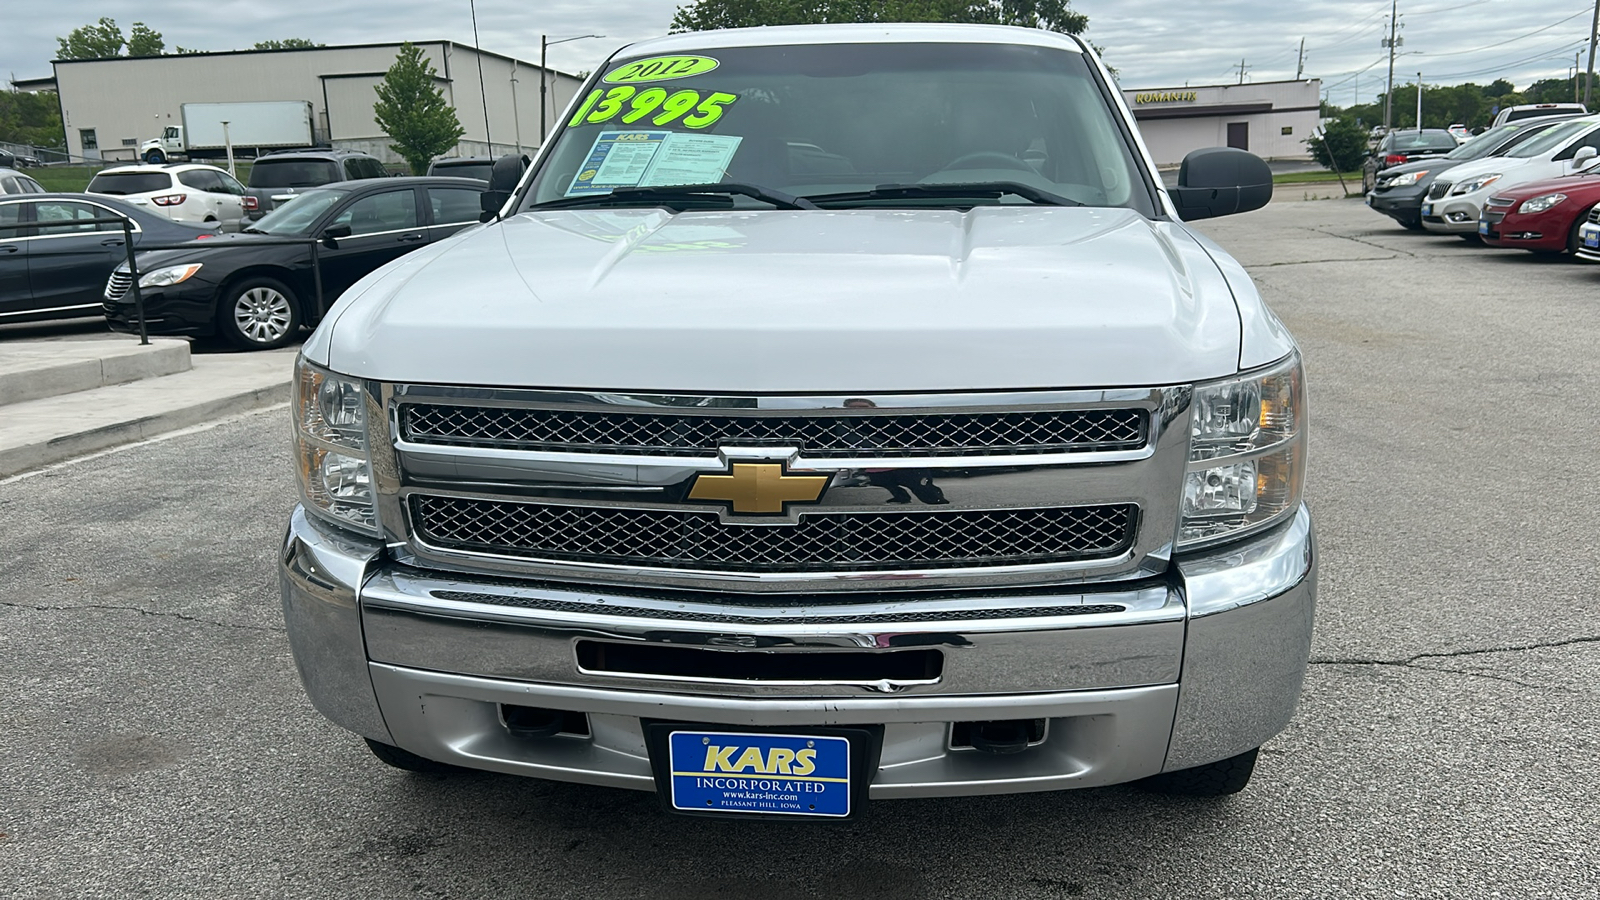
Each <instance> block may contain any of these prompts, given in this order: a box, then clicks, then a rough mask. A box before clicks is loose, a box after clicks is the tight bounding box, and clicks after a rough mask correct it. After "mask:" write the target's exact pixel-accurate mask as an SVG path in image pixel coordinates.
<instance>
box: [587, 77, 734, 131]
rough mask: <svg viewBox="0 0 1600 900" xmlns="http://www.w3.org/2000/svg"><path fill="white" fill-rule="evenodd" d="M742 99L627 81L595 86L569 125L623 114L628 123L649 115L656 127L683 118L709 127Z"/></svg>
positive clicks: (594, 122)
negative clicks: (601, 87)
mask: <svg viewBox="0 0 1600 900" xmlns="http://www.w3.org/2000/svg"><path fill="white" fill-rule="evenodd" d="M738 99H739V95H738V94H728V93H724V92H722V91H713V92H712V93H709V94H701V93H700V92H699V91H694V90H683V91H670V92H669V91H668V89H666V88H660V87H652V88H645V89H644V90H642V91H641V90H639V89H638V88H636V87H634V86H632V85H628V84H624V85H620V86H618V87H614V88H612V89H611V90H609V91H608V90H604V89H596V90H593V91H590V92H589V96H588V97H586V98H584V101H583V105H582V106H579V107H578V111H577V112H576V113H574V114H573V116H572V120H571V121H569V122H568V123H567V127H569V128H576V127H578V126H579V125H598V124H600V123H602V122H609V121H611V120H612V119H615V118H617V117H618V116H621V118H622V122H623V124H625V125H633V124H635V123H637V122H639V121H640V120H642V119H645V118H647V117H648V118H649V119H650V124H652V125H655V126H658V127H659V126H662V125H670V124H672V123H673V122H677V121H679V120H680V119H681V120H682V121H683V125H684V126H685V127H687V128H696V129H698V128H709V127H711V125H713V124H714V123H716V121H717V120H718V119H721V118H722V111H723V110H724V109H727V108H728V107H729V106H732V105H733V103H734V101H736V100H738Z"/></svg>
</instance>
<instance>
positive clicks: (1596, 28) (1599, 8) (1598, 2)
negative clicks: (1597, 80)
mask: <svg viewBox="0 0 1600 900" xmlns="http://www.w3.org/2000/svg"><path fill="white" fill-rule="evenodd" d="M1596 34H1600V0H1594V21H1592V22H1590V23H1589V75H1588V77H1587V78H1585V79H1584V82H1583V103H1584V105H1585V106H1587V105H1588V104H1589V97H1590V92H1591V91H1593V90H1594V41H1595V35H1596Z"/></svg>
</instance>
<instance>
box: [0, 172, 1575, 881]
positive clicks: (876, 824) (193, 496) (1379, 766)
mask: <svg viewBox="0 0 1600 900" xmlns="http://www.w3.org/2000/svg"><path fill="white" fill-rule="evenodd" d="M1204 230H1205V231H1206V232H1208V233H1209V234H1211V235H1213V236H1214V237H1215V238H1216V239H1217V240H1218V241H1219V242H1221V243H1222V244H1223V245H1224V246H1225V247H1227V248H1229V249H1230V250H1231V251H1232V252H1234V253H1235V254H1236V255H1237V256H1238V257H1239V258H1240V259H1241V261H1243V262H1244V263H1245V264H1246V265H1247V266H1248V267H1249V268H1250V270H1251V272H1252V274H1253V275H1254V276H1255V278H1256V279H1257V283H1258V284H1259V286H1260V287H1261V289H1262V291H1263V292H1264V293H1265V294H1266V296H1267V297H1268V298H1269V300H1270V301H1271V302H1272V303H1273V305H1274V307H1275V308H1276V309H1277V310H1278V312H1279V314H1280V315H1281V316H1282V317H1283V318H1284V320H1285V321H1286V322H1287V323H1288V324H1289V326H1290V327H1291V328H1292V329H1293V330H1294V332H1295V333H1296V335H1297V336H1298V337H1299V339H1300V341H1301V344H1302V346H1303V348H1304V351H1305V355H1306V361H1307V369H1308V378H1309V384H1310V391H1311V402H1312V416H1313V418H1312V429H1313V431H1312V435H1313V436H1312V441H1313V443H1312V461H1311V474H1310V479H1309V487H1308V495H1309V499H1310V501H1311V503H1312V504H1313V507H1314V509H1315V512H1316V515H1317V516H1318V528H1319V532H1320V540H1321V545H1320V546H1321V552H1322V554H1323V569H1322V579H1323V580H1322V592H1321V597H1320V606H1319V610H1318V622H1317V630H1316V638H1315V642H1314V646H1313V657H1314V659H1313V665H1312V666H1311V669H1310V673H1309V675H1308V677H1307V681H1306V685H1305V692H1304V696H1303V699H1302V702H1301V707H1300V712H1299V714H1298V715H1297V717H1296V719H1295V721H1294V722H1293V724H1292V725H1291V726H1290V728H1289V729H1288V731H1286V732H1285V733H1284V734H1283V735H1281V736H1280V737H1278V738H1277V739H1276V740H1274V741H1272V742H1271V743H1269V744H1268V745H1267V746H1266V748H1265V749H1264V750H1263V753H1262V757H1261V760H1260V763H1259V765H1258V767H1257V769H1256V778H1255V781H1254V782H1253V783H1252V784H1251V786H1250V787H1249V788H1248V789H1247V790H1246V791H1245V792H1244V793H1242V794H1239V795H1237V796H1235V797H1233V798H1230V799H1227V800H1223V801H1191V800H1178V799H1169V798H1163V797H1158V796H1153V795H1149V794H1145V793H1142V792H1139V791H1137V790H1134V789H1129V788H1114V789H1104V790H1092V791H1082V792H1071V793H1056V794H1034V795H1021V796H1011V797H987V798H970V799H956V800H915V801H896V802H881V803H877V804H874V805H872V807H870V809H869V810H868V814H867V815H865V816H864V817H862V818H860V819H857V820H853V821H850V822H847V823H842V824H839V825H837V826H833V827H826V826H824V827H818V826H796V825H792V824H787V825H786V824H770V825H769V824H765V823H761V824H755V825H752V824H748V823H733V822H723V821H706V820H700V819H681V818H672V817H668V816H666V815H664V814H663V813H661V812H660V811H659V809H658V807H657V805H656V800H655V798H654V797H653V796H651V795H647V794H642V793H632V792H625V791H618V790H607V789H600V788H591V787H583V786H576V785H564V784H554V783H541V782H536V781H528V780H519V779H515V778H511V777H506V776H497V775H462V776H452V777H447V778H446V777H432V776H426V777H425V776H415V775H407V774H403V773H400V772H398V771H394V770H391V769H388V768H386V767H384V766H383V765H382V764H380V763H378V762H377V761H376V760H375V759H373V758H371V757H370V756H369V755H368V753H367V751H366V749H365V748H364V747H363V746H362V744H361V743H360V741H359V740H357V739H356V738H354V737H352V736H351V735H348V734H346V733H344V732H342V731H340V730H339V729H337V728H336V727H334V726H333V725H331V724H329V723H327V722H325V721H324V720H323V719H322V718H321V717H320V716H319V715H318V714H317V713H315V712H314V711H313V710H312V709H311V707H310V705H309V703H308V702H307V701H306V699H305V696H304V694H303V692H302V691H301V688H300V684H299V679H298V676H297V675H296V673H295V670H294V664H293V661H292V660H291V658H290V655H289V651H288V647H287V644H286V642H285V638H284V634H283V630H282V620H281V614H280V610H279V605H278V604H279V601H278V594H277V585H276V578H275V572H274V568H273V558H274V552H275V546H276V543H277V541H278V538H279V535H280V533H281V530H282V527H283V524H284V522H285V520H286V516H287V514H288V512H289V510H290V508H291V507H292V505H293V488H292V483H291V475H290V471H289V466H288V449H287V440H286V434H287V426H286V424H285V422H284V413H283V411H282V410H281V409H278V410H269V411H265V412H261V413H256V414H251V415H246V416H242V417H239V418H237V419H234V420H231V421H229V422H226V423H223V424H220V425H217V426H215V427H212V428H207V429H204V430H200V431H195V432H192V433H187V434H182V435H179V436H175V437H172V438H170V439H166V440H158V441H155V442H151V443H147V444H144V445H140V446H135V447H131V448H128V449H125V450H122V451H119V452H114V453H110V454H106V455H101V456H98V457H96V458H92V459H89V460H85V461H81V462H77V463H70V464H66V465H63V466H60V467H57V468H53V469H51V470H47V471H44V472H42V473H37V474H34V475H31V476H24V477H22V478H20V479H14V480H12V481H10V482H0V547H3V548H4V550H5V552H4V553H0V585H4V586H5V588H6V590H5V592H4V593H3V595H0V660H3V663H0V666H3V669H0V671H3V672H4V675H5V682H6V684H7V685H8V689H7V690H6V691H5V692H4V694H0V696H4V698H5V701H6V702H4V703H3V704H0V755H3V758H4V759H5V761H6V764H5V765H4V767H3V768H0V896H6V897H19V898H23V897H26V898H55V897H116V898H123V897H207V898H215V897H229V898H256V897H260V898H285V897H292V898H317V897H330V898H333V897H337V898H351V900H353V898H399V897H431V898H446V897H448V898H490V897H519V898H520V897H584V898H611V897H617V898H624V897H625V898H644V897H649V898H654V897H690V896H698V897H747V896H754V895H760V896H762V897H763V898H766V900H783V898H791V897H794V898H799V897H826V898H830V900H843V898H855V897H862V898H867V897H871V898H922V897H938V898H982V897H1006V898H1047V897H1105V898H1188V897H1216V898H1220V897H1252V898H1254V897H1262V898H1295V897H1327V898H1334V897H1337V898H1353V897H1359V898H1365V897H1452V898H1463V897H1472V898H1480V897H1485V898H1486V897H1506V898H1529V897H1578V896H1594V895H1595V893H1596V891H1597V890H1600V889H1597V887H1596V884H1597V876H1596V872H1595V861H1596V859H1600V827H1597V814H1596V810H1597V809H1600V778H1597V777H1596V775H1595V773H1596V771H1597V770H1600V736H1597V731H1596V729H1595V722H1596V721H1597V719H1600V715H1597V713H1600V688H1596V686H1595V685H1596V684H1600V602H1597V598H1596V589H1595V587H1594V584H1595V579H1594V576H1593V572H1594V568H1595V563H1594V548H1595V547H1596V545H1597V544H1600V523H1597V517H1596V515H1595V512H1594V511H1595V509H1596V508H1600V478H1596V477H1595V475H1594V471H1595V464H1594V460H1596V459H1600V429H1597V428H1595V427H1594V423H1595V422H1596V421H1597V417H1600V392H1597V391H1596V386H1597V385H1600V355H1597V354H1596V353H1595V347H1596V345H1597V344H1600V315H1597V309H1600V266H1593V265H1590V266H1585V265H1581V264H1576V263H1572V262H1568V261H1565V260H1559V259H1556V260H1548V259H1535V258H1532V257H1530V256H1529V255H1528V254H1525V253H1520V252H1511V251H1486V250H1483V249H1480V248H1477V247H1475V246H1470V245H1468V244H1467V243H1466V242H1464V241H1461V240H1458V239H1455V238H1441V237H1436V236H1430V235H1422V234H1415V233H1411V232H1406V231H1402V230H1401V229H1399V228H1398V227H1396V226H1393V225H1392V223H1390V221H1389V220H1388V219H1386V218H1383V217H1381V216H1378V215H1375V214H1373V213H1371V212H1369V211H1367V210H1365V209H1364V208H1363V207H1361V206H1360V205H1359V203H1357V202H1355V201H1342V202H1341V201H1326V202H1310V203H1302V202H1278V203H1274V204H1272V205H1271V206H1269V207H1267V208H1266V209H1265V210H1262V211H1260V212H1257V213H1252V214H1249V215H1245V216H1239V217H1235V218H1232V219H1224V220H1219V221H1217V222H1214V223H1208V224H1205V225H1204Z"/></svg>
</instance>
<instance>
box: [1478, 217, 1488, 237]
mask: <svg viewBox="0 0 1600 900" xmlns="http://www.w3.org/2000/svg"><path fill="white" fill-rule="evenodd" d="M1478 233H1479V234H1488V233H1489V223H1488V222H1485V221H1483V220H1481V219H1480V220H1479V221H1478Z"/></svg>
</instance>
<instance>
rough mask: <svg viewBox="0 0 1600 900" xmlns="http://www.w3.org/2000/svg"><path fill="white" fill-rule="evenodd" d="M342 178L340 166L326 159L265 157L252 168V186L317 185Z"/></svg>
mask: <svg viewBox="0 0 1600 900" xmlns="http://www.w3.org/2000/svg"><path fill="white" fill-rule="evenodd" d="M342 180H343V179H341V178H340V177H339V167H338V166H337V165H335V164H334V163H332V162H330V161H328V160H325V159H279V160H265V159H264V160H258V161H257V162H256V164H255V165H254V166H252V167H251V168H250V186H251V187H262V188H278V187H316V186H318V185H322V184H329V183H331V182H335V181H342Z"/></svg>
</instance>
